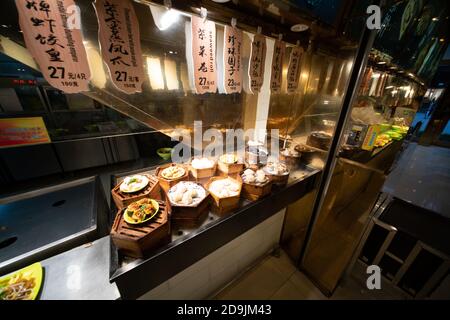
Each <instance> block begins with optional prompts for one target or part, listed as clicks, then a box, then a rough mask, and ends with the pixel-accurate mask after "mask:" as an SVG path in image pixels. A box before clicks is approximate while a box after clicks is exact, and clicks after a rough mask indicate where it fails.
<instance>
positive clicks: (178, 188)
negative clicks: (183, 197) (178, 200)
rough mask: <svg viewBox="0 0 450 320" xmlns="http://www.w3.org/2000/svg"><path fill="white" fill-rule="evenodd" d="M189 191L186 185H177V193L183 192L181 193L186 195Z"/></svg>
mask: <svg viewBox="0 0 450 320" xmlns="http://www.w3.org/2000/svg"><path fill="white" fill-rule="evenodd" d="M186 190H187V188H186V186H185V185H184V183H179V184H178V185H177V191H178V192H181V193H185V192H186Z"/></svg>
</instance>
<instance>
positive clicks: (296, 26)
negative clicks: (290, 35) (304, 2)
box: [291, 23, 309, 32]
mask: <svg viewBox="0 0 450 320" xmlns="http://www.w3.org/2000/svg"><path fill="white" fill-rule="evenodd" d="M308 29H309V27H308V26H307V25H306V24H303V23H299V24H294V25H293V26H292V27H291V31H292V32H302V31H305V30H308Z"/></svg>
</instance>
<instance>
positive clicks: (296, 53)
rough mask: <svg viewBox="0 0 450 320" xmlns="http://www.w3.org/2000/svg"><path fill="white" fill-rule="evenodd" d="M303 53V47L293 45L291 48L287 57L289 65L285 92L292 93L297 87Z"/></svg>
mask: <svg viewBox="0 0 450 320" xmlns="http://www.w3.org/2000/svg"><path fill="white" fill-rule="evenodd" d="M302 54H303V48H302V47H299V46H295V47H293V48H292V51H291V56H290V58H289V67H288V73H287V92H288V93H294V92H295V91H296V90H297V88H298V82H299V77H300V61H301V57H302Z"/></svg>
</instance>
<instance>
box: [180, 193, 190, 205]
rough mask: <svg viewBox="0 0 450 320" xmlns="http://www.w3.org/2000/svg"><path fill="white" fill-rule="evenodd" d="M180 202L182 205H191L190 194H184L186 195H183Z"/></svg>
mask: <svg viewBox="0 0 450 320" xmlns="http://www.w3.org/2000/svg"><path fill="white" fill-rule="evenodd" d="M182 202H183V203H184V204H191V203H192V197H191V194H190V193H189V192H186V193H184V194H183V199H182Z"/></svg>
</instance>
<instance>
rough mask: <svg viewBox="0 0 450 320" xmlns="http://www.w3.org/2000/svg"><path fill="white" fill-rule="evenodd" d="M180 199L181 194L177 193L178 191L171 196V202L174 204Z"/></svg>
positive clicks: (181, 197)
mask: <svg viewBox="0 0 450 320" xmlns="http://www.w3.org/2000/svg"><path fill="white" fill-rule="evenodd" d="M181 199H183V193H182V192H179V191H178V190H177V191H176V192H175V193H174V194H173V200H174V201H175V202H180V201H181Z"/></svg>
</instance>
